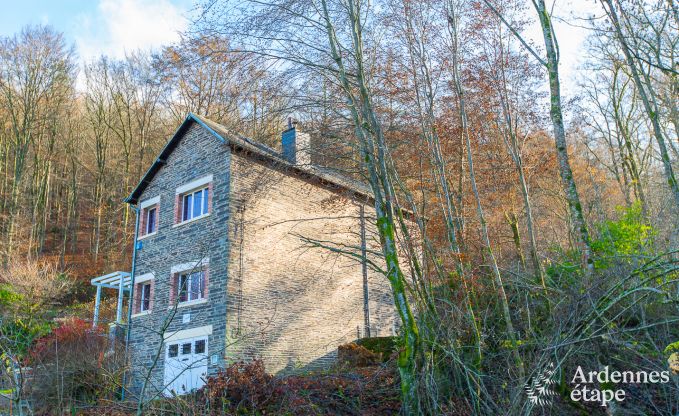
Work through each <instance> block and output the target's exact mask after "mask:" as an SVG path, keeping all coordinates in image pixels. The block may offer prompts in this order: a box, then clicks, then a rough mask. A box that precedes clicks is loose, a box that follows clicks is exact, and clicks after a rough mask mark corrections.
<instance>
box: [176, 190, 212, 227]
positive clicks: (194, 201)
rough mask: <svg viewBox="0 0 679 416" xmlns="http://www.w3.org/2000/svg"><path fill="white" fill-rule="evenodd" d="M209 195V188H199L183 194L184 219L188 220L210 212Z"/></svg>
mask: <svg viewBox="0 0 679 416" xmlns="http://www.w3.org/2000/svg"><path fill="white" fill-rule="evenodd" d="M208 197H209V190H208V188H203V189H199V190H197V191H194V192H191V193H188V194H185V195H183V196H182V221H188V220H190V219H193V218H197V217H200V216H202V215H206V214H207V213H208Z"/></svg>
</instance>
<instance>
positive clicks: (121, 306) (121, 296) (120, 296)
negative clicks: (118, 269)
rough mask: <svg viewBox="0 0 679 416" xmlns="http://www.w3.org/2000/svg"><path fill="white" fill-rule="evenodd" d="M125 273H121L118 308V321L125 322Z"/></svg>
mask: <svg viewBox="0 0 679 416" xmlns="http://www.w3.org/2000/svg"><path fill="white" fill-rule="evenodd" d="M124 277H125V275H124V274H122V273H121V274H120V283H119V284H118V308H117V309H116V323H117V324H121V323H122V322H123V279H124Z"/></svg>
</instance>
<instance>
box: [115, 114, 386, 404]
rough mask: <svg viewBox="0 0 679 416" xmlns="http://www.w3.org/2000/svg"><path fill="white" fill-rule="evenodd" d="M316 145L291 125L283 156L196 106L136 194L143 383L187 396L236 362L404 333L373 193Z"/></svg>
mask: <svg viewBox="0 0 679 416" xmlns="http://www.w3.org/2000/svg"><path fill="white" fill-rule="evenodd" d="M309 146H310V138H309V135H308V134H305V133H302V132H300V131H299V130H298V129H297V128H296V127H295V126H292V125H291V126H289V128H288V130H286V131H285V132H283V134H282V152H281V153H279V152H276V151H275V150H273V149H271V148H269V147H267V146H264V145H261V144H258V143H255V142H253V141H251V140H248V139H246V138H243V137H240V136H238V135H236V134H233V133H231V132H229V131H227V129H226V128H224V127H223V126H221V125H219V124H217V123H214V122H212V121H210V120H208V119H206V118H203V117H199V116H196V115H193V114H190V115H189V116H188V117H187V118H186V120H185V121H184V122H183V123H182V125H181V126H180V127H179V128H178V130H177V131H176V133H175V134H174V136H173V137H172V138H171V139H170V141H169V142H168V143H167V145H166V146H165V148H164V149H163V150H162V151H161V153H160V155H159V156H158V157H157V159H156V160H155V162H154V163H153V165H152V166H151V167H150V169H149V170H148V171H147V172H146V174H145V175H144V177H143V178H142V179H141V181H140V183H139V185H138V186H137V187H136V188H135V189H134V191H133V192H132V194H131V195H130V196H129V197H128V198H127V200H126V202H128V203H129V204H131V205H133V206H135V208H136V209H137V210H138V211H137V212H138V215H137V217H138V225H137V230H138V231H137V233H136V236H135V238H136V241H135V250H134V255H133V263H132V264H133V265H132V275H133V277H134V279H133V280H132V283H131V285H132V289H133V296H132V301H131V302H130V303H131V308H130V309H131V310H130V314H131V318H130V327H129V328H130V329H129V334H128V336H129V351H130V354H131V355H130V357H131V360H132V365H133V371H132V381H131V382H132V389H133V390H136V391H139V390H140V389H141V386H142V384H144V382H145V381H146V382H147V383H146V384H147V390H146V391H147V394H163V393H164V394H173V393H178V394H181V393H184V392H186V391H189V390H192V389H195V388H198V387H200V386H201V385H202V384H203V383H204V378H205V375H206V374H212V373H215V372H216V371H218V370H219V369H220V368H223V367H224V366H226V365H227V364H228V363H229V362H232V361H235V360H249V359H253V358H261V359H263V360H264V363H265V365H266V368H267V370H268V371H269V372H273V373H276V372H280V371H293V370H295V369H299V368H314V367H322V366H325V365H327V364H329V363H331V362H332V361H333V360H334V359H335V356H336V351H337V346H338V345H340V344H343V343H346V342H350V341H352V340H354V339H356V338H358V337H363V336H388V335H393V334H394V332H395V325H396V315H395V311H394V306H393V303H392V300H391V295H390V288H389V285H388V282H387V280H386V279H385V278H384V277H383V276H382V275H380V274H379V273H377V272H376V271H374V270H373V267H372V265H375V264H380V260H379V256H378V255H376V254H375V253H378V252H379V245H378V241H377V239H376V236H375V232H374V228H373V227H372V226H371V224H374V209H373V207H372V200H371V197H370V193H369V190H368V189H367V188H366V187H365V186H364V185H362V184H359V183H355V182H354V181H351V180H348V179H346V178H344V177H342V176H339V175H337V174H334V173H332V172H331V171H330V170H328V169H324V168H322V167H319V166H315V165H313V164H312V163H311V157H310V153H309ZM329 247H332V248H334V250H333V249H330V248H329ZM339 251H345V252H348V251H351V252H352V253H353V257H349V256H347V255H343V254H342V253H339ZM345 254H346V253H345ZM154 363H155V364H154Z"/></svg>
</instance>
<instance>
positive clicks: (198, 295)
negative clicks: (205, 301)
mask: <svg viewBox="0 0 679 416" xmlns="http://www.w3.org/2000/svg"><path fill="white" fill-rule="evenodd" d="M178 283H179V285H178V287H179V292H178V293H177V294H178V296H179V302H180V303H181V302H191V301H194V300H198V299H202V298H203V294H204V293H205V274H204V272H203V271H198V272H189V273H182V274H180V275H179V282H178Z"/></svg>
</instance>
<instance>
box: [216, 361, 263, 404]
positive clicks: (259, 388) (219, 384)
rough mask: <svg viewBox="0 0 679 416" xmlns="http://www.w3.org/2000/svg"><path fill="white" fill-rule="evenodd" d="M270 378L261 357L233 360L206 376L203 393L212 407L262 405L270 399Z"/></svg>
mask: <svg viewBox="0 0 679 416" xmlns="http://www.w3.org/2000/svg"><path fill="white" fill-rule="evenodd" d="M272 378H273V377H272V376H271V375H270V374H267V372H266V370H265V369H264V363H263V362H262V361H261V360H255V361H253V362H251V363H244V362H237V363H234V364H231V365H230V366H229V367H227V368H226V369H225V370H223V371H220V372H219V373H218V374H216V375H215V376H213V377H210V378H208V380H207V383H206V385H205V387H204V388H203V393H204V394H205V395H206V397H207V400H208V402H209V404H210V407H211V408H212V409H223V408H232V409H243V408H244V409H257V408H262V407H264V406H266V404H267V402H268V401H269V400H270V399H271V395H272V391H273V386H272V385H271V380H272Z"/></svg>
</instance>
